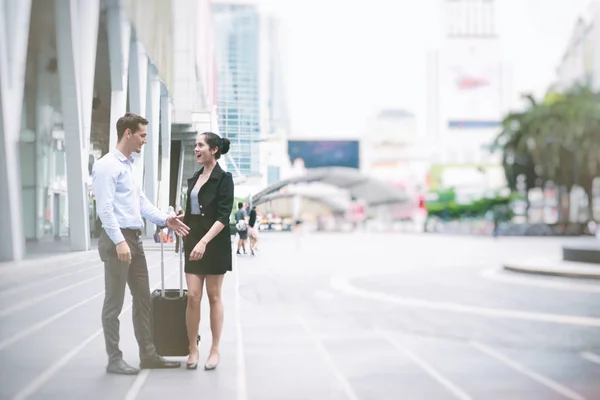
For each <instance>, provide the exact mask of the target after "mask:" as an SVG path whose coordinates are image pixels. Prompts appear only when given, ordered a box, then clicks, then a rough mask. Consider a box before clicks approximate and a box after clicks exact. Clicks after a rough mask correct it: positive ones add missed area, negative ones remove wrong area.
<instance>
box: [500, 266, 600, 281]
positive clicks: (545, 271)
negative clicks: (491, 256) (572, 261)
mask: <svg viewBox="0 0 600 400" xmlns="http://www.w3.org/2000/svg"><path fill="white" fill-rule="evenodd" d="M502 268H503V269H504V270H506V271H511V272H517V273H522V274H531V275H545V276H562V277H567V278H577V279H596V280H600V267H599V268H598V272H591V271H590V272H587V271H577V270H574V269H569V268H568V267H566V268H548V267H533V266H526V265H519V264H516V263H506V264H504V265H503V266H502Z"/></svg>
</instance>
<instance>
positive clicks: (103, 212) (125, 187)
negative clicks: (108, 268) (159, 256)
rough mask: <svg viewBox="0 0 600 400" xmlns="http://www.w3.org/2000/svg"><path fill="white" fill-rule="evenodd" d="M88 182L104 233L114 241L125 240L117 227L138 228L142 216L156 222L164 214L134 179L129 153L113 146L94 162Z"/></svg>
mask: <svg viewBox="0 0 600 400" xmlns="http://www.w3.org/2000/svg"><path fill="white" fill-rule="evenodd" d="M92 185H93V188H94V196H95V197H96V209H97V214H98V217H100V221H102V227H103V228H104V230H105V231H106V233H107V235H108V237H110V239H111V240H112V241H113V242H114V243H115V244H118V243H120V242H122V241H124V240H125V238H124V237H123V233H121V229H142V228H143V227H144V220H143V219H142V217H145V218H146V219H148V220H149V221H152V222H153V223H154V224H156V225H158V226H165V225H166V224H167V218H168V215H167V214H166V213H164V212H162V211H160V210H159V209H158V208H156V207H155V206H154V205H153V204H152V203H151V202H150V200H148V198H147V197H146V195H145V194H144V192H142V190H141V184H140V183H138V182H135V179H134V173H133V157H129V158H127V157H125V155H123V153H121V152H120V151H119V150H117V149H114V150H113V151H112V152H110V153H108V154H106V155H105V156H104V157H102V158H101V159H100V160H98V161H97V162H96V163H95V164H94V168H93V170H92Z"/></svg>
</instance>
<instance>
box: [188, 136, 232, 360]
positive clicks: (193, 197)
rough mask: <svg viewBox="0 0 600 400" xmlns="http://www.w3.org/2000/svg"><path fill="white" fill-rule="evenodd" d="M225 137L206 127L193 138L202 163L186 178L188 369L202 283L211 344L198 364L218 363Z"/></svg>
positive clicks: (227, 255)
mask: <svg viewBox="0 0 600 400" xmlns="http://www.w3.org/2000/svg"><path fill="white" fill-rule="evenodd" d="M229 145H230V143H229V140H228V139H226V138H223V139H222V138H221V137H219V135H217V134H215V133H212V132H205V133H202V134H200V135H198V137H197V138H196V148H195V149H194V152H195V154H196V160H197V161H198V163H199V164H202V167H201V168H200V170H199V171H197V172H196V173H195V174H194V176H193V177H191V178H190V179H188V191H187V202H186V211H185V216H184V218H183V220H184V221H185V224H186V225H187V226H189V227H190V233H189V235H188V236H186V237H185V239H184V242H183V246H184V251H185V278H186V282H187V288H188V303H187V310H186V325H187V332H188V338H189V341H190V356H189V359H188V362H187V368H188V369H196V368H197V366H198V358H199V352H198V344H197V338H198V326H199V325H200V301H201V299H202V292H203V288H204V285H206V293H207V294H208V301H209V304H210V329H211V332H212V346H211V348H210V354H209V356H208V359H207V360H206V364H205V365H204V368H205V369H207V370H211V369H215V368H216V367H217V364H218V363H219V340H220V339H221V330H222V327H223V303H222V301H221V286H222V284H223V278H224V276H225V273H226V272H227V271H231V264H232V255H231V231H230V229H229V217H230V215H231V211H232V209H233V178H232V176H231V174H230V173H229V172H225V171H223V170H222V169H221V166H220V165H219V164H218V163H217V160H218V159H219V157H221V155H222V154H226V153H227V152H228V151H229Z"/></svg>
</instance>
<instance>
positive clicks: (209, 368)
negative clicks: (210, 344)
mask: <svg viewBox="0 0 600 400" xmlns="http://www.w3.org/2000/svg"><path fill="white" fill-rule="evenodd" d="M208 358H209V359H210V356H209V357H208ZM219 358H220V357H219ZM217 365H219V360H218V359H217V362H216V363H214V364H211V363H209V362H208V360H206V364H204V370H205V371H211V370H213V369H215V368H217Z"/></svg>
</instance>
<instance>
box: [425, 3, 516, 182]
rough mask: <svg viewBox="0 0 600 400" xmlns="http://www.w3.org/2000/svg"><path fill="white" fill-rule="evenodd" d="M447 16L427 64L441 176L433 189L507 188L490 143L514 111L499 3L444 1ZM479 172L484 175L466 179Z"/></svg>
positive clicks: (429, 109)
mask: <svg viewBox="0 0 600 400" xmlns="http://www.w3.org/2000/svg"><path fill="white" fill-rule="evenodd" d="M443 15H444V24H442V26H443V32H441V33H442V35H443V39H442V41H441V46H440V48H439V49H437V50H435V51H433V52H432V53H431V54H430V58H429V60H428V79H427V84H428V100H427V119H426V120H427V123H428V124H429V125H428V127H427V133H428V137H429V140H430V142H431V143H432V149H433V154H432V157H433V159H434V160H436V165H434V166H433V169H435V170H436V172H435V174H433V175H435V176H437V177H438V178H439V182H436V183H435V184H434V186H438V185H441V186H465V187H470V186H472V187H473V188H475V187H477V189H476V190H479V189H483V188H482V187H481V186H482V185H481V182H482V181H485V182H486V185H487V186H488V187H497V186H499V185H502V184H503V182H502V180H501V179H498V177H499V176H502V173H501V168H500V158H499V156H498V155H492V154H490V151H489V145H490V144H491V143H492V141H493V140H494V138H495V136H496V135H497V134H498V133H499V132H500V130H501V129H502V119H503V117H504V115H505V114H506V112H508V111H509V109H510V101H509V99H510V98H511V97H512V93H511V86H512V85H511V78H512V77H511V69H510V66H509V65H508V64H507V63H506V60H505V59H504V57H503V55H502V45H501V42H500V40H499V38H498V35H497V32H496V15H495V13H494V0H443ZM442 169H446V170H447V171H446V172H448V173H446V172H439V171H440V170H442ZM492 170H493V171H492ZM482 171H483V172H482ZM463 172H464V173H463ZM478 174H483V177H481V179H480V178H479V177H478V178H477V179H475V180H470V178H465V179H464V180H463V179H462V177H463V176H464V177H468V176H478ZM456 176H458V177H460V179H458V180H456V179H454V178H452V177H456Z"/></svg>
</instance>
